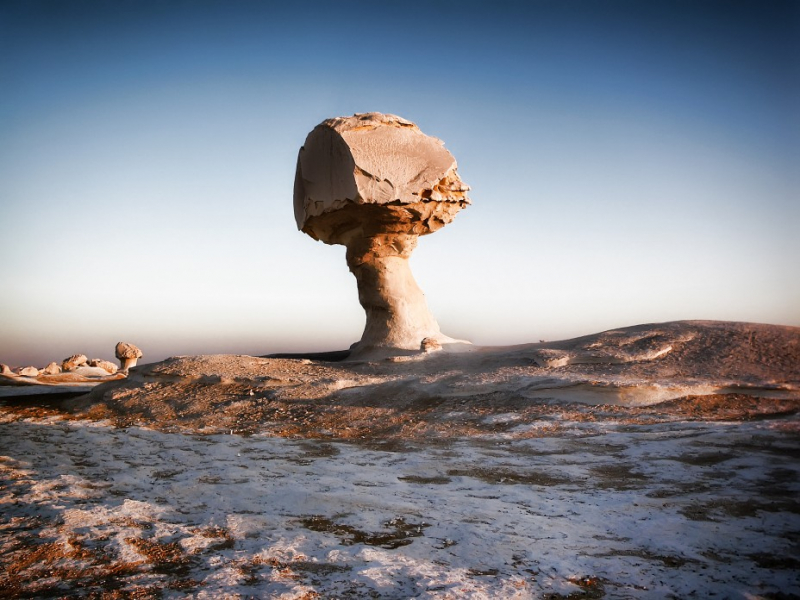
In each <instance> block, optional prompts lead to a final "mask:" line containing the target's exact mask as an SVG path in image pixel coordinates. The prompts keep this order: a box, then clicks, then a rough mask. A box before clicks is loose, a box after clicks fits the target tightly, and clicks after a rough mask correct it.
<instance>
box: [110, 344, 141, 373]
mask: <svg viewBox="0 0 800 600" xmlns="http://www.w3.org/2000/svg"><path fill="white" fill-rule="evenodd" d="M114 355H115V356H116V357H117V360H119V364H120V370H121V371H127V370H128V369H130V368H131V367H135V366H136V361H137V360H138V359H140V358H142V356H143V354H142V351H141V350H139V348H137V347H136V346H134V345H133V344H129V343H128V342H119V343H118V344H117V346H116V348H114Z"/></svg>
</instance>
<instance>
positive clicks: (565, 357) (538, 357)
mask: <svg viewBox="0 0 800 600" xmlns="http://www.w3.org/2000/svg"><path fill="white" fill-rule="evenodd" d="M531 359H532V360H533V362H534V363H536V366H538V367H542V368H543V369H555V368H557V367H566V366H567V365H568V364H569V363H570V355H569V353H568V352H565V351H564V350H556V349H553V348H542V349H541V350H536V351H535V352H533V353H531Z"/></svg>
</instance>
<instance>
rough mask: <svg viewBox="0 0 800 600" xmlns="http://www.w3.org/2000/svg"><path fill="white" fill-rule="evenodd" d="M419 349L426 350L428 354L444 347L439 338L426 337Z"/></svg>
mask: <svg viewBox="0 0 800 600" xmlns="http://www.w3.org/2000/svg"><path fill="white" fill-rule="evenodd" d="M419 349H420V351H421V352H425V353H426V354H427V353H430V352H438V351H440V350H441V349H442V345H441V344H440V343H439V340H436V339H434V338H425V339H424V340H422V343H421V344H420V345H419Z"/></svg>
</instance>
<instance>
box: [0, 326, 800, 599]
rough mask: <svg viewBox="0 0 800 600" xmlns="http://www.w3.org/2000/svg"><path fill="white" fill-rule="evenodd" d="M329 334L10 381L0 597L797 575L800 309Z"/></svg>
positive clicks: (408, 592)
mask: <svg viewBox="0 0 800 600" xmlns="http://www.w3.org/2000/svg"><path fill="white" fill-rule="evenodd" d="M453 350H458V352H454V351H453ZM331 357H333V355H331V356H327V357H326V356H316V357H314V356H309V357H305V358H304V357H284V358H277V357H273V358H258V357H250V356H223V355H216V356H186V357H175V358H171V359H168V360H166V361H163V362H160V363H156V364H149V365H140V366H138V367H133V368H131V369H130V372H129V375H128V376H127V378H124V377H123V378H119V379H115V380H111V381H107V382H105V383H103V384H101V385H98V386H96V387H95V388H94V389H93V391H92V392H91V393H89V394H84V395H78V394H80V393H81V390H73V393H72V394H71V395H64V394H59V393H53V394H47V395H45V394H41V395H28V396H20V395H19V394H14V393H13V392H7V393H6V394H5V396H6V397H5V398H4V399H2V401H0V477H1V479H0V506H1V507H2V511H0V515H2V516H0V557H2V558H0V596H2V597H10V598H186V597H191V598H549V599H556V598H604V597H605V598H710V597H714V598H742V599H756V598H770V599H779V598H780V599H784V598H796V597H798V596H800V575H799V574H800V551H799V547H798V544H799V543H800V501H799V500H798V498H800V463H799V462H798V455H799V453H800V419H798V408H800V329H797V328H791V327H780V326H770V325H755V324H745V323H728V322H675V323H664V324H655V325H642V326H638V327H632V328H626V329H621V330H616V331H609V332H604V333H601V334H597V335H592V336H587V337H583V338H578V339H575V340H568V341H563V342H551V343H539V344H529V345H524V346H516V347H508V348H481V347H473V346H467V345H454V346H448V345H447V344H445V345H444V350H443V351H439V352H430V353H423V352H417V353H412V352H409V353H406V355H403V356H396V357H393V358H383V359H375V360H366V359H363V360H362V359H359V360H350V361H347V360H345V361H341V362H331V361H327V360H322V359H324V358H331ZM5 379H10V378H8V377H6V378H5ZM51 387H52V386H51ZM6 389H12V388H6ZM13 389H19V388H18V387H15V388H13ZM69 389H70V388H68V387H61V388H58V387H57V386H56V388H55V389H54V391H55V392H59V391H60V392H64V391H69Z"/></svg>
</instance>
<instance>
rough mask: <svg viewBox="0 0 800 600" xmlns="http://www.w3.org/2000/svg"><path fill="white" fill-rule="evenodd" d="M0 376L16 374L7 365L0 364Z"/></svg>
mask: <svg viewBox="0 0 800 600" xmlns="http://www.w3.org/2000/svg"><path fill="white" fill-rule="evenodd" d="M0 375H16V373H14V371H12V370H11V367H9V366H8V365H4V364H2V363H0Z"/></svg>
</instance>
